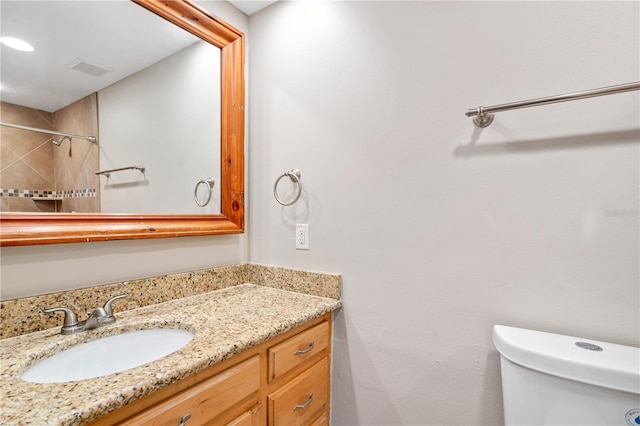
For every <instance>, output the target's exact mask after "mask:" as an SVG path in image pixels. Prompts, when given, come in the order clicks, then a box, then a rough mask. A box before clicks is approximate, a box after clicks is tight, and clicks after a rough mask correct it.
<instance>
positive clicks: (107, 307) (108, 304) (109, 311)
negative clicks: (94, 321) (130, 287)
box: [103, 293, 128, 316]
mask: <svg viewBox="0 0 640 426" xmlns="http://www.w3.org/2000/svg"><path fill="white" fill-rule="evenodd" d="M127 296H128V294H126V293H125V294H119V295H117V296H113V297H112V298H111V299H109V300H107V301H106V303H105V304H104V307H103V308H104V310H105V312H106V314H107V315H109V316H111V315H113V308H112V307H111V302H113V301H114V300H118V299H122V298H124V297H127Z"/></svg>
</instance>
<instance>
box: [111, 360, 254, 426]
mask: <svg viewBox="0 0 640 426" xmlns="http://www.w3.org/2000/svg"><path fill="white" fill-rule="evenodd" d="M259 360H260V357H259V356H258V355H255V356H253V357H251V358H249V359H247V360H246V361H243V362H241V363H240V364H238V365H235V366H233V367H230V368H228V369H227V370H224V371H223V372H221V373H218V374H216V375H215V376H213V377H211V378H209V379H207V380H204V381H203V382H200V383H198V384H196V385H195V386H192V387H190V388H189V389H187V390H185V391H183V392H180V393H179V394H177V395H175V396H173V397H171V398H169V399H167V400H165V401H162V402H160V403H158V404H156V405H154V406H153V407H150V408H148V409H147V410H144V411H142V412H141V413H139V414H137V415H135V416H133V417H130V418H128V419H127V420H126V421H124V422H123V423H122V424H124V425H141V424H144V425H154V426H161V425H167V426H169V425H170V426H175V425H178V424H179V423H180V419H181V418H182V417H183V416H185V415H187V414H189V415H190V418H189V420H188V422H187V424H188V425H189V424H194V425H202V424H205V423H206V422H208V421H210V420H212V419H213V418H214V417H216V416H218V415H220V414H221V413H223V412H224V411H226V410H227V409H229V408H231V407H232V406H233V405H234V404H237V403H239V402H240V401H243V400H245V399H251V398H250V396H251V395H252V394H253V395H254V397H253V398H252V399H251V400H252V401H254V402H252V403H250V405H254V404H256V403H257V402H258V389H259V387H260V361H259ZM250 405H249V406H250ZM245 409H246V408H245Z"/></svg>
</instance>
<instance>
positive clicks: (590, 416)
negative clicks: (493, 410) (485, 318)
mask: <svg viewBox="0 0 640 426" xmlns="http://www.w3.org/2000/svg"><path fill="white" fill-rule="evenodd" d="M493 344H494V345H495V347H496V348H497V349H498V351H499V352H500V366H501V371H502V396H503V401H504V420H505V424H506V425H508V426H510V425H562V426H564V425H581V426H582V425H599V426H605V425H621V426H640V349H639V348H634V347H628V346H622V345H616V344H612V343H604V342H598V341H594V340H587V339H581V338H577V337H570V336H562V335H558V334H551V333H543V332H540V331H533V330H525V329H521V328H514V327H507V326H503V325H496V326H494V328H493Z"/></svg>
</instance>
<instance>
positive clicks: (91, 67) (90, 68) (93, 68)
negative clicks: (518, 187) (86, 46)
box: [67, 59, 111, 77]
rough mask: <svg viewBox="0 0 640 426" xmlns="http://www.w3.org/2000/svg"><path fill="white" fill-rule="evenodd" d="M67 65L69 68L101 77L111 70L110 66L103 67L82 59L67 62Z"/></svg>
mask: <svg viewBox="0 0 640 426" xmlns="http://www.w3.org/2000/svg"><path fill="white" fill-rule="evenodd" d="M67 67H69V68H71V69H72V70H76V71H80V72H82V73H85V74H89V75H92V76H94V77H102V76H103V75H105V74H106V73H108V72H109V71H111V68H107V67H103V66H100V65H96V64H90V63H89V62H87V61H85V60H84V59H76V60H75V61H73V62H71V63H70V64H68V65H67Z"/></svg>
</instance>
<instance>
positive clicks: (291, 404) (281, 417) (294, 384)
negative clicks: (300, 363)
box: [268, 357, 329, 426]
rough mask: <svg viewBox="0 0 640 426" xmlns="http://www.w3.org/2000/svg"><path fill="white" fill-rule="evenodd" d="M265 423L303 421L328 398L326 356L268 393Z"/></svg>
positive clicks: (289, 425) (283, 425)
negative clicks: (267, 419)
mask: <svg viewBox="0 0 640 426" xmlns="http://www.w3.org/2000/svg"><path fill="white" fill-rule="evenodd" d="M268 401H269V409H268V413H269V425H270V426H292V425H304V424H306V423H307V422H309V420H311V419H314V418H315V417H316V416H317V415H318V412H319V411H320V410H326V409H327V405H328V402H329V359H328V358H326V357H325V358H322V360H320V361H319V362H318V363H317V364H315V365H313V366H312V367H311V368H309V369H308V370H306V371H305V372H303V373H302V374H300V375H299V376H298V377H296V378H295V379H293V380H292V381H290V382H289V383H287V384H286V385H284V386H283V387H282V388H280V389H279V390H277V391H275V392H273V393H272V394H271V395H269V397H268Z"/></svg>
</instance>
